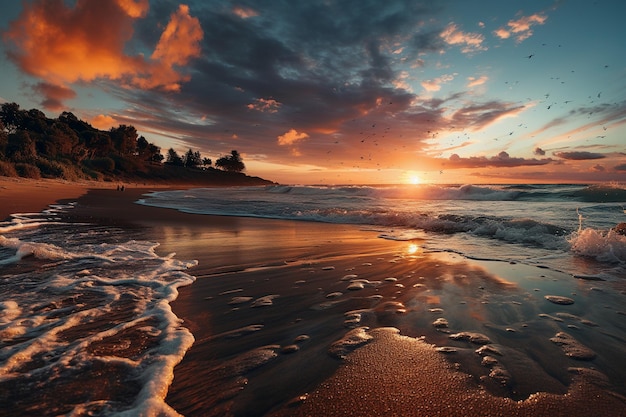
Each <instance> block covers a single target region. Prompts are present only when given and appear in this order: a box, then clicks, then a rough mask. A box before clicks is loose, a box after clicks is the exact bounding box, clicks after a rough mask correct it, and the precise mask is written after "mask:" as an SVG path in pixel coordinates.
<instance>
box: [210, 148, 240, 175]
mask: <svg viewBox="0 0 626 417" xmlns="http://www.w3.org/2000/svg"><path fill="white" fill-rule="evenodd" d="M215 166H216V167H218V168H220V169H223V170H224V171H229V172H241V171H243V170H244V169H246V166H245V165H244V163H243V161H242V160H241V155H239V152H237V151H236V150H232V151H230V155H229V156H222V157H221V158H219V159H218V160H217V161H215Z"/></svg>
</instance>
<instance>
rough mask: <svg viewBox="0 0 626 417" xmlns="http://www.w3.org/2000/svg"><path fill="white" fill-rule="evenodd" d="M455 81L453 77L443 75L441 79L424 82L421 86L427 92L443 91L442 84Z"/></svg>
mask: <svg viewBox="0 0 626 417" xmlns="http://www.w3.org/2000/svg"><path fill="white" fill-rule="evenodd" d="M453 79H454V76H452V75H442V76H441V77H438V78H435V79H434V80H426V81H422V82H421V83H420V84H421V85H422V87H423V88H424V90H426V91H439V90H441V84H445V83H447V82H450V81H452V80H453Z"/></svg>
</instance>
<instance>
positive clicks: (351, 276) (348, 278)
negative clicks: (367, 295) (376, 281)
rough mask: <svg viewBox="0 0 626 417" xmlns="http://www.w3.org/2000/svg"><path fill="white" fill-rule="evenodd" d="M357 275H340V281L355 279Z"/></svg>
mask: <svg viewBox="0 0 626 417" xmlns="http://www.w3.org/2000/svg"><path fill="white" fill-rule="evenodd" d="M358 277H359V276H358V275H357V274H347V275H344V276H343V277H341V281H350V280H351V279H356V278H358Z"/></svg>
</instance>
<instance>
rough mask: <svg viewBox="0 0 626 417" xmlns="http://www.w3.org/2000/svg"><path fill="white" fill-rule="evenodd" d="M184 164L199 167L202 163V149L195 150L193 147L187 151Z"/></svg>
mask: <svg viewBox="0 0 626 417" xmlns="http://www.w3.org/2000/svg"><path fill="white" fill-rule="evenodd" d="M183 164H184V165H185V166H186V167H187V168H197V167H199V166H200V165H202V156H201V155H200V151H195V152H194V151H193V150H191V148H189V150H188V151H187V152H186V153H185V156H183Z"/></svg>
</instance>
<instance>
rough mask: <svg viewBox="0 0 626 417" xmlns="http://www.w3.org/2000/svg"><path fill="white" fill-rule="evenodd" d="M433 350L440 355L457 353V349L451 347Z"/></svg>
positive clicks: (440, 347)
mask: <svg viewBox="0 0 626 417" xmlns="http://www.w3.org/2000/svg"><path fill="white" fill-rule="evenodd" d="M435 350H436V351H437V352H440V353H456V352H458V351H459V350H458V349H457V348H454V347H452V346H439V347H436V348H435Z"/></svg>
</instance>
